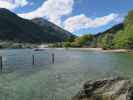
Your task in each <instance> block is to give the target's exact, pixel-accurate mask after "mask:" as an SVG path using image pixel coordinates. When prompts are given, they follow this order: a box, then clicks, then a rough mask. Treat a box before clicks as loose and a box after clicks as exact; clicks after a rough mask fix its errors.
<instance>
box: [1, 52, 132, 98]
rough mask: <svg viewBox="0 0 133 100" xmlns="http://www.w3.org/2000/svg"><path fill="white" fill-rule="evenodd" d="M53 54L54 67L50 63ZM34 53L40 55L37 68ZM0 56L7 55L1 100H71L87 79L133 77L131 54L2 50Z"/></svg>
mask: <svg viewBox="0 0 133 100" xmlns="http://www.w3.org/2000/svg"><path fill="white" fill-rule="evenodd" d="M47 52H48V53H47ZM53 52H54V53H55V64H50V63H51V56H50V54H51V53H53ZM32 54H38V55H37V56H36V65H34V66H32V65H31V63H32V61H31V56H32ZM0 55H3V56H5V57H4V61H5V65H6V68H5V71H7V72H6V73H1V75H0V100H70V98H71V97H72V96H73V95H75V94H76V93H77V92H78V91H79V89H80V87H81V85H82V84H83V83H84V82H85V81H87V80H90V79H96V78H102V77H109V76H115V75H124V76H127V77H131V78H132V77H133V54H129V53H101V52H92V51H90V52H87V51H86V52H85V51H84V52H83V51H74V50H47V51H44V52H33V51H32V50H1V51H0ZM9 55H13V56H10V57H7V56H9ZM14 55H15V56H14ZM20 58H21V59H20ZM16 61H17V62H18V63H16ZM7 62H8V64H7ZM14 66H15V67H14ZM11 69H13V70H11ZM8 70H11V71H9V72H8Z"/></svg>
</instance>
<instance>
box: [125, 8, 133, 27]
mask: <svg viewBox="0 0 133 100" xmlns="http://www.w3.org/2000/svg"><path fill="white" fill-rule="evenodd" d="M124 24H125V25H129V24H130V25H131V24H133V10H131V11H129V12H128V15H127V16H126V17H125V20H124Z"/></svg>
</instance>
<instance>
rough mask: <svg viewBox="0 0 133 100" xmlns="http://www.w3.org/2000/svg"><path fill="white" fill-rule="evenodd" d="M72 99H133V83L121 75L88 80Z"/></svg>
mask: <svg viewBox="0 0 133 100" xmlns="http://www.w3.org/2000/svg"><path fill="white" fill-rule="evenodd" d="M72 100H133V84H132V82H131V81H130V80H128V79H125V78H121V77H117V78H109V79H101V80H96V81H88V82H86V83H85V84H84V86H83V89H82V90H81V91H80V92H79V93H78V94H77V95H76V96H75V97H73V98H72Z"/></svg>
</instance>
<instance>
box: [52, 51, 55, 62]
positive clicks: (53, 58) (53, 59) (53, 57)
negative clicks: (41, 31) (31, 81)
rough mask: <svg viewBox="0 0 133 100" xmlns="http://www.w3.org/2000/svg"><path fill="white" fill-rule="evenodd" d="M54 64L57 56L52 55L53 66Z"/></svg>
mask: <svg viewBox="0 0 133 100" xmlns="http://www.w3.org/2000/svg"><path fill="white" fill-rule="evenodd" d="M54 62H55V54H54V53H52V64H54Z"/></svg>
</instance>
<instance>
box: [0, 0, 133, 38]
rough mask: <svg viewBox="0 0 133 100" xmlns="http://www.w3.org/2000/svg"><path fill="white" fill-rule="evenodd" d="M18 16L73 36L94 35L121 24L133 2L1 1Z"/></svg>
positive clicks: (71, 0) (78, 0)
mask: <svg viewBox="0 0 133 100" xmlns="http://www.w3.org/2000/svg"><path fill="white" fill-rule="evenodd" d="M0 7H2V8H3V7H4V8H7V9H9V10H11V11H13V12H15V13H16V14H18V15H19V16H21V17H23V18H26V19H32V18H36V17H43V18H45V19H47V20H49V21H51V22H53V23H55V24H57V25H59V26H60V27H62V28H64V29H66V30H68V31H70V32H72V33H74V34H76V35H82V34H89V33H91V34H96V33H98V32H101V31H105V30H106V29H108V28H110V27H112V26H113V25H115V24H118V23H121V22H122V21H123V18H124V16H126V15H127V12H128V11H129V10H133V0H0Z"/></svg>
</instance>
